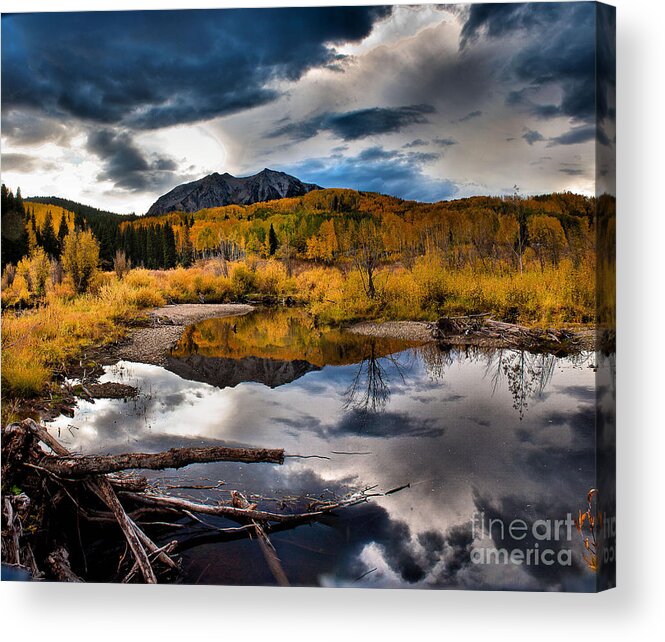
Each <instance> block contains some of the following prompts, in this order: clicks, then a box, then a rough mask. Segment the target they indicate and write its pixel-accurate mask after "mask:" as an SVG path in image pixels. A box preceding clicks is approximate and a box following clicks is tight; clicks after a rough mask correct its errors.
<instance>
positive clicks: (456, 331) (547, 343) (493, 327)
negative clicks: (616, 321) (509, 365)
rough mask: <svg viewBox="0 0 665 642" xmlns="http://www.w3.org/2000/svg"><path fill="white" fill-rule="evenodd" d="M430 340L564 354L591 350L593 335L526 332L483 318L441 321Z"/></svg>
mask: <svg viewBox="0 0 665 642" xmlns="http://www.w3.org/2000/svg"><path fill="white" fill-rule="evenodd" d="M433 334H434V337H435V338H436V339H438V340H439V341H441V342H444V343H446V344H448V345H475V346H479V347H488V348H514V349H516V350H532V351H535V352H550V353H555V354H568V353H571V352H579V351H580V350H593V348H594V346H593V343H594V342H593V338H594V337H593V332H592V331H583V332H573V331H570V330H565V329H557V328H545V329H542V328H529V327H526V326H523V325H519V324H516V323H507V322H505V321H497V320H495V319H492V318H490V317H489V316H488V315H486V314H475V315H469V316H463V317H441V318H440V319H439V320H438V321H437V322H436V324H435V327H434V330H433Z"/></svg>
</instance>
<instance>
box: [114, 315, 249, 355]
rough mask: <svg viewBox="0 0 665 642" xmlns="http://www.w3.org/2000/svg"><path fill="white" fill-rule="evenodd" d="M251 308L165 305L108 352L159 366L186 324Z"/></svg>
mask: <svg viewBox="0 0 665 642" xmlns="http://www.w3.org/2000/svg"><path fill="white" fill-rule="evenodd" d="M253 309H254V308H253V307H252V306H251V305H246V304H244V303H218V304H216V303H182V304H176V305H165V306H163V307H161V308H156V309H155V310H152V311H151V312H150V316H149V317H148V319H149V323H150V324H151V325H150V326H148V327H143V328H139V329H137V330H135V331H134V332H132V333H131V335H130V336H129V338H128V340H127V341H126V342H124V343H122V344H120V345H118V346H117V348H116V349H114V350H112V355H113V356H114V357H115V358H116V359H117V360H121V359H123V360H126V361H138V362H140V363H147V364H151V365H155V366H163V365H164V364H165V363H166V358H167V356H168V352H169V350H170V349H171V348H172V347H173V346H174V345H175V344H176V343H177V342H178V340H179V339H180V337H181V336H182V333H183V332H184V331H185V328H186V327H187V326H189V325H191V324H193V323H198V322H199V321H204V320H205V319H213V318H220V317H231V316H240V315H244V314H248V313H249V312H251V311H252V310H253Z"/></svg>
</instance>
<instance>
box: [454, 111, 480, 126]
mask: <svg viewBox="0 0 665 642" xmlns="http://www.w3.org/2000/svg"><path fill="white" fill-rule="evenodd" d="M482 115H483V112H482V111H480V109H476V110H475V111H471V112H469V113H468V114H467V115H466V116H462V118H459V119H458V121H457V122H458V123H466V122H467V121H469V120H473V119H474V118H479V117H480V116H482Z"/></svg>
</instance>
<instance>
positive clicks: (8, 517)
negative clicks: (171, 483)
mask: <svg viewBox="0 0 665 642" xmlns="http://www.w3.org/2000/svg"><path fill="white" fill-rule="evenodd" d="M40 444H43V446H46V447H47V448H48V449H50V451H51V453H49V454H46V453H45V452H44V449H43V446H42V445H40ZM2 455H3V471H2V472H3V476H4V475H5V474H7V475H9V478H10V479H11V480H12V481H11V483H13V481H17V482H22V481H29V484H28V485H27V487H31V488H32V489H33V490H34V489H43V490H44V495H43V497H40V502H41V504H40V505H41V506H42V508H41V509H40V510H52V511H55V510H56V508H57V506H58V505H60V504H62V503H63V502H65V503H66V504H67V506H70V504H69V503H68V502H67V500H69V501H70V502H71V505H73V507H74V509H75V510H76V512H77V514H78V515H80V516H81V517H82V518H83V519H84V520H85V523H86V524H88V525H89V526H90V527H91V528H93V527H95V526H96V525H100V524H101V525H106V524H115V525H116V526H117V527H118V528H119V530H120V532H121V533H122V536H123V538H124V540H125V541H126V546H125V552H124V553H123V554H122V556H121V557H120V559H119V562H118V564H117V569H116V571H115V578H116V579H119V580H122V581H123V582H129V581H132V580H134V579H135V578H137V579H139V580H142V581H143V582H146V583H155V582H157V579H158V576H159V573H161V572H164V571H165V570H168V571H175V570H177V569H178V568H179V566H178V564H177V562H176V560H175V559H174V558H173V555H174V554H175V553H176V552H178V551H182V550H183V549H184V548H187V547H191V546H192V545H195V544H194V543H193V542H194V540H196V538H199V539H200V537H201V532H200V529H201V528H203V529H205V530H206V531H209V532H211V533H214V537H223V538H225V539H229V538H231V539H236V538H240V537H252V538H253V537H256V539H257V542H258V544H259V546H260V548H261V551H262V553H263V555H264V557H265V559H266V563H267V564H268V567H269V568H270V571H271V572H272V574H273V576H274V577H275V580H276V581H277V583H278V584H280V585H285V586H286V585H288V583H289V582H288V578H287V576H286V573H285V572H284V569H283V567H282V564H281V562H280V559H279V557H278V555H277V551H276V550H275V547H274V546H273V544H272V542H271V541H270V538H269V536H268V534H269V533H270V532H274V531H276V530H284V529H287V528H294V527H295V526H297V525H299V524H302V523H306V522H308V521H312V520H315V519H317V518H319V517H320V516H322V515H324V514H328V513H331V512H332V511H335V510H337V509H341V508H346V507H349V506H354V505H356V504H360V503H362V502H366V501H368V499H369V498H370V497H373V496H375V495H378V494H381V493H371V492H370V491H371V489H365V491H362V492H356V493H352V494H350V495H347V496H345V497H343V498H341V499H335V500H331V501H326V502H321V501H316V500H315V501H308V507H307V509H306V510H305V511H304V512H273V511H270V510H262V509H260V508H259V507H258V505H257V504H256V503H253V502H250V501H249V500H248V499H247V498H246V497H245V496H244V495H242V494H241V493H240V492H238V491H231V494H230V501H227V502H220V501H210V500H208V501H195V500H192V499H185V498H181V497H174V496H171V495H167V494H165V493H164V492H163V490H160V489H159V488H158V487H156V486H153V485H151V484H150V483H149V482H148V479H147V478H146V477H144V476H139V475H136V474H131V473H130V474H126V473H123V472H122V471H125V470H128V469H155V470H159V469H163V468H179V467H181V466H187V465H189V464H192V463H205V462H217V461H233V462H243V463H253V462H268V463H274V464H282V463H283V462H284V458H285V454H284V451H283V450H282V449H250V448H226V447H211V448H173V449H171V450H168V451H165V452H161V453H155V454H151V453H126V454H120V455H100V456H97V455H74V454H72V453H70V452H69V451H68V450H67V448H65V447H64V446H63V445H62V444H61V443H60V442H59V441H58V440H57V439H56V438H55V437H54V436H53V435H51V434H50V433H49V432H48V431H47V430H46V429H45V428H44V427H43V426H41V425H39V424H38V423H36V422H35V421H33V420H31V419H26V420H24V421H23V422H21V423H18V424H11V425H10V426H8V427H7V428H6V429H3V441H2ZM8 455H9V457H8ZM8 461H11V463H12V465H11V466H8V467H6V466H5V465H6V464H7V462H8ZM17 471H18V472H17ZM21 475H22V476H23V477H21ZM221 484H222V482H219V483H218V484H217V486H214V487H210V486H202V485H199V484H196V485H192V488H197V487H200V488H217V487H219V486H220V485H221ZM40 492H41V491H40ZM390 492H392V491H390ZM261 499H263V500H265V499H266V498H261ZM30 501H31V500H30V498H29V497H28V496H27V495H25V497H23V496H22V495H21V496H15V497H4V496H3V502H2V513H3V514H2V518H3V519H2V521H3V548H2V557H3V561H4V562H5V563H9V564H13V565H14V566H18V567H20V568H22V569H26V570H27V571H28V572H29V573H31V574H32V576H33V577H36V576H39V574H40V571H39V569H38V568H37V564H36V563H35V561H34V556H33V554H32V549H31V548H30V545H29V544H26V543H25V542H24V541H23V540H24V532H23V531H22V529H21V519H20V518H19V516H18V512H19V511H23V512H26V511H27V510H28V508H29V507H30ZM100 502H101V505H103V506H104V508H102V506H101V505H100ZM67 511H69V508H67ZM53 514H54V515H57V516H56V517H55V519H60V518H61V516H60V515H58V514H57V513H55V512H54V513H53ZM66 514H71V513H69V512H67V513H66ZM153 514H156V515H159V516H160V517H159V518H158V519H159V520H161V521H155V522H151V523H147V522H146V521H145V517H146V516H148V515H153ZM206 516H212V517H218V518H225V519H229V520H232V521H234V522H236V523H237V524H238V526H236V527H223V525H222V526H220V525H217V524H215V523H210V522H214V520H210V521H208V520H206V519H205V517H206ZM139 520H140V525H139ZM58 523H59V522H58ZM151 525H159V527H160V532H161V533H162V534H163V533H164V529H165V528H166V529H169V528H171V529H172V530H173V531H175V532H176V533H183V535H182V536H180V537H179V539H174V540H172V541H169V542H168V543H166V544H164V545H162V546H158V545H157V544H156V543H155V542H154V541H153V540H152V539H151V537H150V536H149V535H148V534H147V533H146V532H145V530H144V528H146V527H148V526H151ZM74 526H75V528H76V531H75V533H74V537H67V536H66V535H63V539H62V541H63V542H64V544H59V545H58V547H56V548H55V549H53V548H49V549H47V550H50V551H51V552H50V554H48V556H47V557H46V559H45V560H44V561H43V563H44V570H47V571H48V572H49V575H50V577H52V578H55V579H58V580H61V581H71V582H76V581H84V578H85V576H86V574H87V571H86V570H85V563H84V564H83V566H84V569H83V571H84V572H83V573H81V574H80V575H79V573H78V572H77V570H74V568H72V564H70V556H69V551H68V550H67V548H66V546H67V542H69V544H70V545H71V543H72V542H75V543H76V542H78V544H77V545H80V546H81V550H82V551H83V550H84V549H83V545H82V544H81V543H80V538H81V531H80V528H79V526H78V521H77V522H76V523H75V525H74ZM192 529H194V531H192ZM113 530H115V529H113ZM197 530H198V533H197ZM167 532H168V531H167ZM192 533H194V534H192ZM51 546H52V544H51ZM35 550H36V549H35ZM72 559H73V560H74V562H76V559H75V558H72ZM84 562H85V560H84ZM74 566H75V568H77V567H76V565H74ZM114 567H115V565H114ZM82 578H83V579H82Z"/></svg>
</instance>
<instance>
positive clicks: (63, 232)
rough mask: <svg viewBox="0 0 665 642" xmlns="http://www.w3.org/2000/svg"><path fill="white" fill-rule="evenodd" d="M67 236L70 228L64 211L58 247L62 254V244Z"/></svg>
mask: <svg viewBox="0 0 665 642" xmlns="http://www.w3.org/2000/svg"><path fill="white" fill-rule="evenodd" d="M67 234H69V226H68V225H67V218H66V217H65V212H64V210H63V212H62V216H61V217H60V225H59V226H58V246H59V249H60V252H62V244H63V242H64V240H65V236H67Z"/></svg>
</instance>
